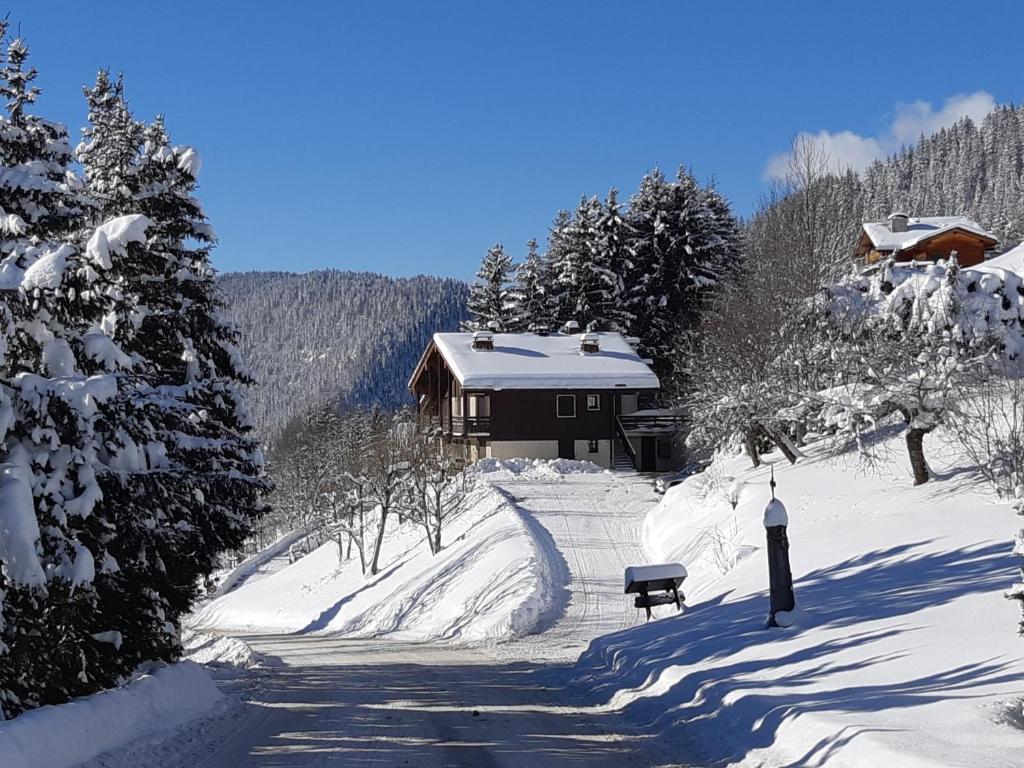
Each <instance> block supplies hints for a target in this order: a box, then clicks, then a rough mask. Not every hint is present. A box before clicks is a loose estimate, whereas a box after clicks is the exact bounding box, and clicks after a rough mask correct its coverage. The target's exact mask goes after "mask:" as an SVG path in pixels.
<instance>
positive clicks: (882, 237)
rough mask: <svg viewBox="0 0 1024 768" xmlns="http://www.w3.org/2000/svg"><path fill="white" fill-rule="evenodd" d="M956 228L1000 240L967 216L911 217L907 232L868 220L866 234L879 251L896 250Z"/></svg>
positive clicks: (865, 228) (884, 223) (865, 224)
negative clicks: (894, 230)
mask: <svg viewBox="0 0 1024 768" xmlns="http://www.w3.org/2000/svg"><path fill="white" fill-rule="evenodd" d="M954 229H962V230H964V231H966V232H971V233H973V234H975V235H979V236H980V237H987V238H988V239H990V240H992V241H993V242H998V238H997V237H996V236H995V235H993V234H992V233H991V232H989V231H987V230H985V229H983V228H982V227H981V225H980V224H978V223H977V222H974V221H971V220H970V219H968V218H967V217H965V216H921V217H919V218H910V219H908V221H907V231H906V232H893V231H892V230H891V229H889V225H888V224H887V223H886V222H884V221H868V222H865V223H864V234H866V235H867V236H868V239H869V240H870V241H871V244H872V245H873V246H875V248H876V249H877V250H879V251H894V250H896V249H897V248H899V249H900V250H906V249H907V248H912V247H914V246H915V245H917V244H918V243H921V242H924V241H925V240H930V239H931V238H933V237H935V236H937V235H941V234H942V233H944V232H949V231H950V230H954Z"/></svg>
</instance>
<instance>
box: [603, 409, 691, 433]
mask: <svg viewBox="0 0 1024 768" xmlns="http://www.w3.org/2000/svg"><path fill="white" fill-rule="evenodd" d="M618 418H619V427H620V428H621V429H622V431H623V432H625V433H627V434H642V433H645V432H646V433H647V434H665V433H671V432H675V431H676V430H677V429H678V428H679V427H680V425H681V424H682V423H683V416H682V414H680V413H673V412H671V411H662V412H660V413H643V412H640V413H623V414H620V415H619V417H618Z"/></svg>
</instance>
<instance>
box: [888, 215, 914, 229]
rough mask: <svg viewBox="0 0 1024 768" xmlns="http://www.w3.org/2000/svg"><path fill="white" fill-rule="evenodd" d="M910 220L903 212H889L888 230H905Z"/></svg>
mask: <svg viewBox="0 0 1024 768" xmlns="http://www.w3.org/2000/svg"><path fill="white" fill-rule="evenodd" d="M909 221H910V217H909V216H907V214H905V213H900V212H899V211H896V212H894V213H890V214H889V231H890V232H906V231H907V224H908V222H909Z"/></svg>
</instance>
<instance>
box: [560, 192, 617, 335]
mask: <svg viewBox="0 0 1024 768" xmlns="http://www.w3.org/2000/svg"><path fill="white" fill-rule="evenodd" d="M609 200H610V202H611V206H610V207H606V205H604V204H602V203H601V201H600V200H599V199H598V198H596V197H590V198H587V197H584V198H583V199H581V200H580V204H579V206H577V208H576V211H575V213H574V214H573V215H572V216H571V218H568V219H567V220H564V221H562V222H559V223H558V225H557V226H556V227H555V228H553V229H552V233H551V240H550V244H549V247H548V254H549V257H550V259H551V268H552V272H553V275H554V280H553V282H554V285H555V296H556V301H557V306H558V311H559V314H560V315H561V317H560V320H561V321H562V322H566V321H569V320H575V321H576V322H577V323H579V325H580V328H582V329H590V330H598V331H609V330H611V331H615V330H623V327H622V326H623V325H625V322H624V316H623V315H621V314H620V312H619V309H618V306H617V303H618V301H619V299H620V296H621V288H622V283H621V275H620V274H619V272H618V268H619V264H620V263H622V262H623V261H624V260H623V259H622V255H623V251H622V250H621V249H620V247H619V246H620V245H622V237H621V226H620V224H621V219H620V218H619V217H618V204H617V203H616V202H615V197H614V193H612V194H611V195H610V196H609Z"/></svg>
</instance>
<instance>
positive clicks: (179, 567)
mask: <svg viewBox="0 0 1024 768" xmlns="http://www.w3.org/2000/svg"><path fill="white" fill-rule="evenodd" d="M103 89H104V81H103V77H102V74H101V78H100V82H98V84H97V87H96V88H95V89H93V90H92V91H90V92H88V93H87V97H88V98H89V99H90V105H91V107H92V104H93V103H96V104H100V105H101V108H100V107H92V108H91V109H90V117H91V118H92V119H93V120H94V122H93V123H91V125H90V128H89V129H88V130H87V141H86V142H83V145H82V147H81V149H82V152H81V157H82V161H83V166H84V167H85V169H86V176H87V179H88V180H89V181H90V183H91V184H94V185H95V187H94V189H95V190H96V193H97V195H98V196H99V198H100V200H101V202H102V213H103V215H105V216H114V217H115V218H113V219H112V220H111V221H110V222H108V223H107V224H104V225H102V226H101V227H100V230H103V229H104V228H109V227H111V226H117V225H118V224H120V225H121V226H129V225H130V224H132V223H135V224H137V225H139V226H144V227H145V230H146V236H145V238H144V239H143V240H142V241H141V242H135V243H131V244H129V245H128V246H127V247H126V248H124V249H123V250H121V251H118V252H117V253H115V254H112V256H111V262H112V263H111V266H110V269H109V270H108V276H109V278H110V279H112V280H115V281H116V283H117V285H118V290H117V291H116V292H115V293H114V294H113V295H114V296H115V297H116V298H115V300H114V301H113V303H112V306H111V307H110V308H109V310H108V313H107V316H106V320H107V323H108V324H109V325H110V326H112V328H111V330H112V333H111V341H112V344H108V345H106V347H105V349H106V351H107V352H108V353H109V354H103V355H97V356H96V363H97V365H99V366H101V367H105V368H107V369H108V370H111V369H112V370H117V371H119V372H118V374H117V375H118V378H119V380H120V382H121V396H120V397H118V398H116V399H115V400H112V401H111V402H110V403H108V404H107V406H106V416H107V423H109V424H111V425H116V428H115V429H114V430H113V432H112V433H111V434H110V435H109V436H108V442H109V444H110V445H111V446H112V452H113V454H114V456H115V460H116V465H117V466H116V469H118V470H119V471H117V472H110V473H107V474H105V475H104V476H103V477H104V480H105V483H104V503H105V504H108V505H110V506H111V508H112V509H116V510H118V513H119V515H120V517H121V521H120V531H119V534H118V536H117V537H116V538H115V539H114V540H113V541H112V542H111V547H112V549H113V551H114V556H115V558H116V559H117V561H118V563H119V565H120V567H119V570H118V574H117V576H116V577H115V578H112V579H110V580H108V581H106V582H103V583H102V584H101V588H102V587H106V590H105V591H104V592H103V593H102V595H101V597H102V598H103V600H102V601H101V610H102V609H109V610H110V611H111V612H112V614H113V615H117V616H118V617H119V621H120V623H121V624H122V625H124V626H126V628H127V630H128V631H127V632H125V633H124V634H125V637H126V638H129V639H127V640H125V642H124V645H123V647H122V648H121V657H122V659H124V660H125V661H126V662H128V661H130V662H133V663H138V662H140V661H143V660H146V659H152V658H162V659H171V658H174V657H175V656H176V655H177V653H178V652H179V647H178V640H177V627H178V623H179V620H180V617H181V615H182V614H183V613H184V612H185V611H187V610H188V608H189V606H190V605H191V602H192V601H193V600H194V599H195V597H196V593H197V590H198V585H199V583H200V579H201V578H202V577H204V576H208V575H209V574H210V573H211V572H212V571H213V569H214V568H215V566H216V561H217V557H218V556H219V554H220V553H221V552H223V551H225V550H228V549H235V548H237V547H238V546H240V545H241V543H242V542H243V541H244V539H245V537H246V536H247V535H248V533H249V531H250V529H251V523H252V521H253V519H254V518H255V516H256V515H257V514H259V512H260V502H259V496H260V494H261V493H262V491H263V490H264V489H265V483H264V481H263V479H262V457H261V455H260V452H259V450H258V448H257V446H256V444H255V441H254V439H253V438H252V436H251V424H250V423H249V420H248V414H247V410H246V407H245V402H244V397H243V392H242V387H244V385H245V384H248V383H250V382H249V378H248V375H247V373H246V372H245V370H244V367H243V366H242V365H241V362H240V356H239V354H238V350H237V346H236V335H235V332H234V331H233V330H232V329H231V328H230V327H228V326H227V325H226V323H225V322H224V321H223V320H222V319H221V310H222V306H221V302H220V299H219V297H218V296H217V294H216V289H215V286H214V283H213V277H214V275H213V270H212V268H211V266H210V263H209V249H210V247H211V245H212V242H213V237H214V236H213V231H212V229H211V228H210V226H209V224H208V223H207V221H206V219H205V215H204V214H203V212H202V208H201V207H200V205H199V203H198V201H197V200H196V199H195V197H194V195H193V192H194V189H195V184H196V181H195V174H196V173H198V169H199V158H198V154H197V153H196V152H195V150H193V149H191V148H188V147H176V146H172V145H171V143H170V141H169V140H168V138H167V135H166V131H165V129H164V126H163V123H162V121H161V120H159V119H158V120H157V121H156V122H155V123H153V124H152V125H150V126H148V127H147V126H143V125H141V124H140V123H138V122H136V121H135V120H134V119H133V118H132V117H131V114H130V112H129V110H128V109H127V106H126V104H125V103H124V99H123V90H122V89H121V88H120V83H119V84H118V87H117V88H115V89H114V91H113V95H112V97H111V96H110V95H109V94H103V97H102V98H99V97H98V95H97V94H100V93H102V92H103ZM131 151H134V152H135V157H134V158H132V159H131V161H128V160H127V159H126V156H127V154H128V153H129V152H131ZM111 180H112V181H111ZM113 615H111V617H110V618H111V619H113Z"/></svg>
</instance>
